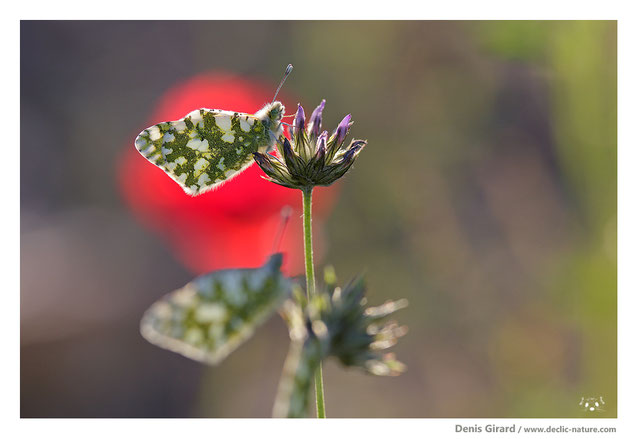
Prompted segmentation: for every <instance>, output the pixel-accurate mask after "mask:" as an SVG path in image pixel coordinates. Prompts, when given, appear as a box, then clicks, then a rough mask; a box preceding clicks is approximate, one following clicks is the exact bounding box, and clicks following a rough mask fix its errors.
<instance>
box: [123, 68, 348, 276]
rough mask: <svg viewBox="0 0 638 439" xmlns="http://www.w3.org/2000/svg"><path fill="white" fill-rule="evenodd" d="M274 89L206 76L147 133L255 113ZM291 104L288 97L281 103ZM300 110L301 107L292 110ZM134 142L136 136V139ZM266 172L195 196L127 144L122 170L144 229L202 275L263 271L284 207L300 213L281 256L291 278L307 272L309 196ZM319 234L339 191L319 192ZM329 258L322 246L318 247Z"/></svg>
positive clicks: (169, 97)
mask: <svg viewBox="0 0 638 439" xmlns="http://www.w3.org/2000/svg"><path fill="white" fill-rule="evenodd" d="M273 90H274V87H273V86H272V85H265V84H264V83H261V82H259V81H255V80H247V79H242V78H239V77H237V76H233V75H229V74H221V73H211V74H202V75H199V76H196V77H194V78H192V79H190V80H188V81H186V82H184V83H182V84H179V85H177V86H175V87H174V88H172V89H171V90H169V91H168V92H167V93H166V94H164V96H162V97H161V99H160V100H159V102H158V105H157V107H156V109H155V111H154V112H153V114H152V115H151V117H150V118H149V120H148V121H147V123H146V124H145V125H144V126H141V127H140V129H139V131H141V130H142V129H144V128H145V127H146V126H149V125H152V124H155V123H158V122H162V121H169V120H176V119H180V118H182V117H184V115H185V114H187V113H189V112H190V111H192V110H194V109H197V108H221V109H226V110H233V111H239V112H244V113H255V112H256V111H257V110H259V109H260V108H261V107H262V106H263V105H264V104H265V103H266V102H268V101H269V97H270V95H272V92H273ZM281 100H282V101H283V102H284V104H285V102H286V100H285V97H284V99H281ZM288 108H293V107H288ZM133 138H134V136H132V137H131V139H133ZM263 175H264V174H263V173H262V171H261V170H260V169H259V167H258V166H254V165H253V166H250V167H249V168H248V169H247V170H246V171H244V172H243V173H242V174H240V175H239V176H237V177H235V178H234V179H232V180H230V181H229V182H227V183H226V184H224V185H223V186H221V187H220V188H218V189H216V190H213V191H211V192H207V193H205V194H202V195H199V196H197V197H191V196H189V195H187V194H186V193H184V191H183V190H182V189H181V188H180V187H179V186H178V185H177V183H175V182H174V181H173V180H171V179H170V178H168V176H166V174H164V172H163V171H162V170H161V169H159V168H158V167H156V166H154V165H153V164H151V163H150V162H148V161H147V160H145V159H144V158H143V157H142V156H141V155H140V154H139V153H138V152H137V151H136V150H135V148H134V147H133V140H131V142H130V144H127V145H126V148H125V150H124V152H123V155H122V158H121V160H120V163H119V173H118V176H119V183H120V188H121V190H122V194H123V196H124V199H125V201H126V203H127V204H128V205H129V207H130V208H131V210H132V211H133V213H134V214H135V215H136V216H137V217H138V218H139V219H140V220H141V222H142V223H143V224H145V225H146V226H148V227H150V228H151V229H153V230H155V231H156V232H157V233H158V234H159V235H160V236H161V237H163V238H165V239H166V240H168V242H169V244H170V245H171V247H172V248H173V249H174V251H175V254H176V256H177V257H178V258H179V259H180V260H181V261H182V262H183V263H184V264H185V265H186V266H187V267H188V268H189V269H191V270H192V271H193V272H194V273H204V272H208V271H211V270H217V269H221V268H238V267H256V266H259V265H261V264H263V263H264V261H265V260H266V258H267V256H268V255H269V254H270V253H272V252H273V250H274V248H273V246H274V241H275V235H276V234H277V230H278V228H279V224H280V221H281V219H280V218H281V216H280V212H281V209H282V208H283V207H284V206H287V205H288V206H291V207H292V209H293V211H292V212H293V213H292V215H291V217H290V222H289V224H288V227H287V230H286V233H285V235H284V236H283V239H282V241H281V244H280V246H279V251H283V252H284V253H286V260H285V265H284V268H285V270H286V271H287V272H288V273H290V274H297V273H300V272H301V271H302V270H303V256H302V255H303V241H302V221H301V212H302V210H301V192H300V191H299V190H294V189H287V188H284V187H281V186H278V185H276V184H273V183H270V182H268V181H266V180H265V179H264V178H262V176H263ZM314 195H315V196H314V197H313V227H314V232H315V234H316V235H317V237H320V235H321V219H322V218H324V217H325V216H326V215H327V213H328V211H329V210H330V208H331V206H332V204H333V202H334V199H335V195H336V189H335V186H331V187H329V188H317V189H316V190H315V194H314ZM316 243H317V245H316V247H317V250H318V251H319V253H321V240H320V239H317V240H316Z"/></svg>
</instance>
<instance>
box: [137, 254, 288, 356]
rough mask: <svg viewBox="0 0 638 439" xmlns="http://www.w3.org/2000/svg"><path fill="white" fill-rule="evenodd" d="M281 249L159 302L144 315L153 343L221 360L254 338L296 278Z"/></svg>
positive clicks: (146, 332)
mask: <svg viewBox="0 0 638 439" xmlns="http://www.w3.org/2000/svg"><path fill="white" fill-rule="evenodd" d="M282 260H283V255H282V254H281V253H276V254H274V255H272V256H271V257H270V259H269V260H268V261H267V262H266V264H264V265H263V266H261V267H258V268H243V269H229V270H220V271H214V272H212V273H208V274H205V275H202V276H199V277H197V278H195V279H194V280H193V281H191V282H190V283H188V284H187V285H186V286H184V287H183V288H180V289H178V290H176V291H174V292H172V293H169V294H168V295H166V296H165V297H164V298H162V299H160V300H159V301H157V302H155V303H154V304H153V305H152V306H151V307H150V308H149V309H148V310H147V311H146V312H145V313H144V316H143V317H142V321H141V324H140V332H141V333H142V336H143V337H144V338H145V339H147V340H148V341H149V342H151V343H153V344H155V345H157V346H159V347H162V348H164V349H168V350H171V351H173V352H177V353H179V354H181V355H184V356H185V357H188V358H190V359H192V360H196V361H200V362H203V363H207V364H211V365H215V364H218V363H219V362H221V361H222V360H223V359H224V358H226V357H227V356H228V354H230V353H231V352H232V351H234V350H235V349H236V348H237V347H238V346H239V345H240V344H241V343H242V342H243V341H245V340H246V339H248V338H249V337H250V336H251V335H252V334H253V332H254V331H255V328H256V327H258V326H259V325H260V324H262V323H263V322H264V321H266V320H267V319H268V317H270V316H271V315H272V314H273V313H274V312H275V311H276V310H277V309H278V308H279V307H280V305H281V304H282V302H283V301H284V300H285V298H286V297H287V296H288V295H289V292H290V289H291V285H292V284H291V281H290V279H288V278H287V277H285V276H284V275H283V274H282V272H281V264H282Z"/></svg>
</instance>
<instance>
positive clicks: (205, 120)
mask: <svg viewBox="0 0 638 439" xmlns="http://www.w3.org/2000/svg"><path fill="white" fill-rule="evenodd" d="M279 105H281V104H279ZM282 108H283V107H282ZM267 116H268V115H267V113H265V112H264V113H262V114H259V113H258V114H257V115H250V114H245V113H235V112H229V111H222V110H210V109H206V108H202V109H199V110H195V111H192V112H191V113H189V114H187V115H186V116H185V117H184V118H183V119H180V120H176V121H172V122H163V123H160V124H157V125H153V126H152V127H149V128H147V129H145V130H144V131H142V132H141V133H140V134H139V135H138V136H137V138H136V139H135V148H137V150H138V151H139V152H140V153H141V154H142V155H143V156H144V157H145V158H146V159H148V160H149V161H150V162H151V163H153V164H154V165H156V166H158V167H159V168H161V169H162V170H164V172H166V173H167V174H168V175H169V176H170V177H171V178H172V179H173V180H175V181H176V182H177V183H179V185H180V186H181V187H182V189H184V191H185V192H186V193H188V194H190V195H198V194H200V193H202V192H206V191H208V190H210V189H213V188H214V187H216V186H218V185H219V184H221V183H223V182H224V181H226V180H228V179H230V178H232V177H234V176H235V175H237V174H238V173H239V172H241V171H242V170H244V169H245V168H247V167H248V166H249V165H250V164H251V163H253V154H252V153H253V152H265V151H267V150H268V149H270V148H271V147H272V146H273V143H274V137H273V136H272V134H271V132H270V128H271V127H270V123H269V122H270V121H269V120H268V119H267ZM279 119H280V118H279Z"/></svg>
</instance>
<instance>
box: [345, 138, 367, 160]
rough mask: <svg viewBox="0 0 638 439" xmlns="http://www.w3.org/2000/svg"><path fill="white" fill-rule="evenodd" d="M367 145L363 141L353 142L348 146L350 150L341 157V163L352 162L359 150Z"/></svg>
mask: <svg viewBox="0 0 638 439" xmlns="http://www.w3.org/2000/svg"><path fill="white" fill-rule="evenodd" d="M367 143H368V142H366V141H365V140H353V141H352V143H351V144H350V148H349V149H348V151H346V153H345V154H344V155H343V160H341V162H342V163H347V162H349V161H352V160H353V159H354V157H355V156H356V155H357V153H358V152H359V151H360V150H361V148H363V147H364V146H366V144H367Z"/></svg>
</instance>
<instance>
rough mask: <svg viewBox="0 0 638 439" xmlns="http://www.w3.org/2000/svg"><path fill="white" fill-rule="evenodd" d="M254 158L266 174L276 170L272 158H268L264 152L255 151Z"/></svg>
mask: <svg viewBox="0 0 638 439" xmlns="http://www.w3.org/2000/svg"><path fill="white" fill-rule="evenodd" d="M253 158H254V159H255V161H256V162H257V164H258V165H259V167H260V168H261V169H262V170H263V171H264V172H265V173H266V174H269V175H270V174H271V173H272V172H274V170H275V169H274V168H273V166H272V164H271V163H270V160H268V157H266V156H265V155H264V154H261V153H259V152H253Z"/></svg>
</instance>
